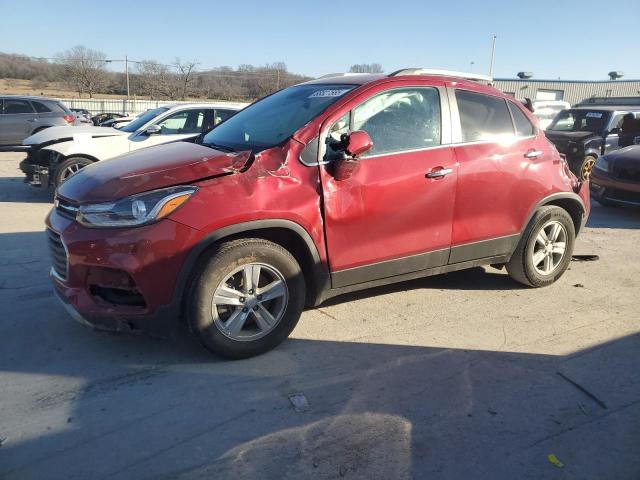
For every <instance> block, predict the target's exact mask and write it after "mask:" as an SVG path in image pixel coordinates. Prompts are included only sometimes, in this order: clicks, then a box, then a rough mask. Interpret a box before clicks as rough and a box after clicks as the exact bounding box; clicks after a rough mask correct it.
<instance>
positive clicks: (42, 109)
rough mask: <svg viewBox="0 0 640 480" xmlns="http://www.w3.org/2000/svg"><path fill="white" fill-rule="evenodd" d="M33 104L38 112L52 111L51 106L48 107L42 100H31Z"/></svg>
mask: <svg viewBox="0 0 640 480" xmlns="http://www.w3.org/2000/svg"><path fill="white" fill-rule="evenodd" d="M31 105H33V108H34V109H35V111H36V112H38V113H49V112H50V111H51V109H50V108H49V107H47V106H46V105H45V104H44V103H42V102H34V101H32V102H31Z"/></svg>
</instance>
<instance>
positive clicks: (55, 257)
mask: <svg viewBox="0 0 640 480" xmlns="http://www.w3.org/2000/svg"><path fill="white" fill-rule="evenodd" d="M47 242H48V243H49V252H50V253H51V264H52V266H53V271H54V273H55V274H56V276H58V277H59V278H61V279H62V280H66V279H67V250H66V249H65V248H64V245H63V243H62V240H61V239H60V235H58V234H57V233H56V232H54V231H53V230H47Z"/></svg>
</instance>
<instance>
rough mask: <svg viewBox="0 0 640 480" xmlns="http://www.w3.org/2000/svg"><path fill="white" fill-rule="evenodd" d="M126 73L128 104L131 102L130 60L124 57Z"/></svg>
mask: <svg viewBox="0 0 640 480" xmlns="http://www.w3.org/2000/svg"><path fill="white" fill-rule="evenodd" d="M124 72H125V75H126V77H127V102H128V101H129V59H128V58H127V56H126V55H125V56H124Z"/></svg>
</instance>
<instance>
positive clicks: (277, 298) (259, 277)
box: [211, 263, 289, 341]
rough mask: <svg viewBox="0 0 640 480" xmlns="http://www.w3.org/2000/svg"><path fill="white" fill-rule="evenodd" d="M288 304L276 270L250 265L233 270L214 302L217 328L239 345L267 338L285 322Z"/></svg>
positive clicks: (214, 316) (280, 277)
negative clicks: (238, 342)
mask: <svg viewBox="0 0 640 480" xmlns="http://www.w3.org/2000/svg"><path fill="white" fill-rule="evenodd" d="M288 301H289V290H288V288H287V282H286V280H285V279H284V276H283V275H282V274H281V273H280V272H279V271H278V270H277V269H276V268H274V267H273V266H271V265H267V264H264V263H249V264H246V265H242V266H241V267H238V268H236V269H235V270H233V271H232V272H231V273H230V274H229V275H227V276H226V277H225V278H224V280H222V282H220V284H219V285H218V287H217V288H216V290H215V292H214V294H213V299H212V301H211V314H212V316H213V321H214V325H215V326H216V327H217V328H218V330H220V332H222V334H223V335H225V336H226V337H228V338H230V339H232V340H238V341H252V340H257V339H259V338H261V337H264V336H265V335H267V334H268V333H269V332H271V331H272V330H273V329H274V328H275V327H276V326H277V325H278V323H280V320H282V317H283V316H284V313H285V311H286V309H287V302H288Z"/></svg>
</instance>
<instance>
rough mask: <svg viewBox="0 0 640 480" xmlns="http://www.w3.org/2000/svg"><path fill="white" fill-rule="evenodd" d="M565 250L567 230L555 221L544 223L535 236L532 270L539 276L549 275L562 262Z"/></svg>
mask: <svg viewBox="0 0 640 480" xmlns="http://www.w3.org/2000/svg"><path fill="white" fill-rule="evenodd" d="M566 248H567V230H566V228H565V227H564V225H562V223H560V222H558V221H555V220H552V221H550V222H547V223H545V224H544V225H543V227H542V228H541V229H540V231H539V232H538V235H536V240H535V243H534V245H533V249H532V252H531V257H532V263H533V268H535V270H536V272H538V273H539V274H540V275H550V274H551V273H553V272H554V271H555V270H556V269H557V268H558V266H559V265H560V263H561V262H562V259H563V258H564V255H565V251H566Z"/></svg>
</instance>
